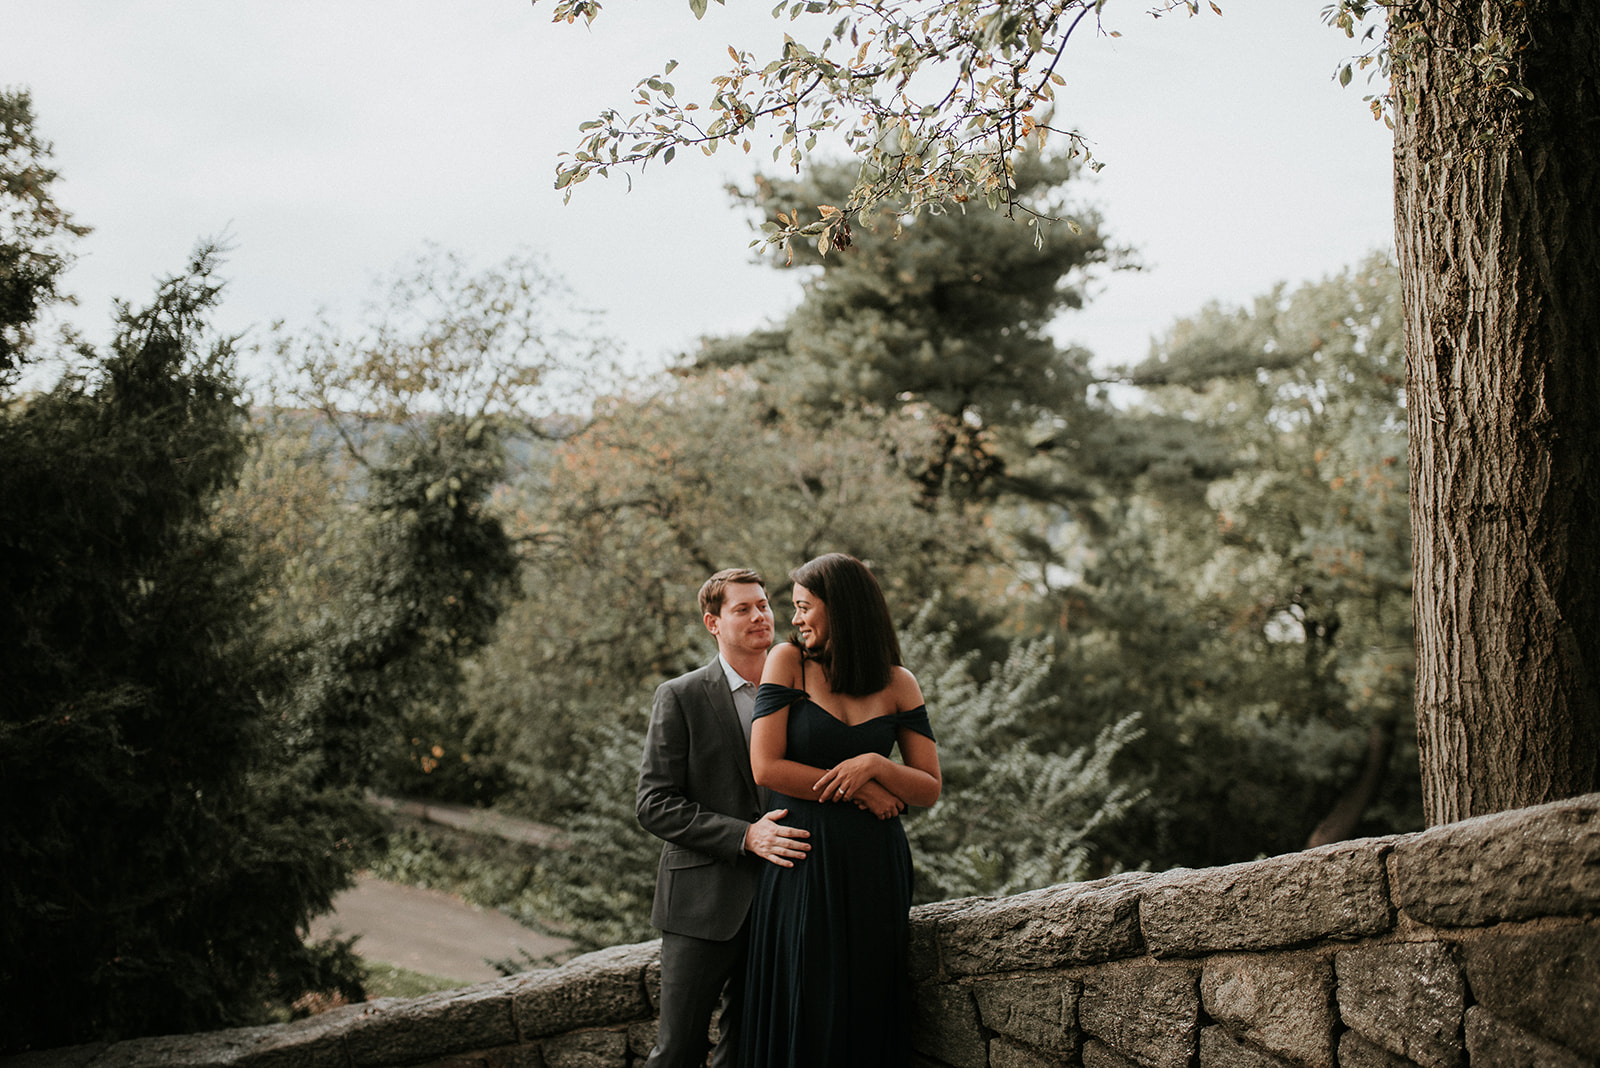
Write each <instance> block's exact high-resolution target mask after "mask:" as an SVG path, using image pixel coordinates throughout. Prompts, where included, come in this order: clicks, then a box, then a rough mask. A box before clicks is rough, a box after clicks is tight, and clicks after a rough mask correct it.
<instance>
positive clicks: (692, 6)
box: [689, 0, 706, 19]
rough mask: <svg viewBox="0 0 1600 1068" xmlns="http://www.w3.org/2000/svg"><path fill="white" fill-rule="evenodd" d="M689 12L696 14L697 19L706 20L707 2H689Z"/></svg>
mask: <svg viewBox="0 0 1600 1068" xmlns="http://www.w3.org/2000/svg"><path fill="white" fill-rule="evenodd" d="M689 10H690V11H693V12H694V17H695V18H697V19H698V18H704V17H705V14H706V0H689Z"/></svg>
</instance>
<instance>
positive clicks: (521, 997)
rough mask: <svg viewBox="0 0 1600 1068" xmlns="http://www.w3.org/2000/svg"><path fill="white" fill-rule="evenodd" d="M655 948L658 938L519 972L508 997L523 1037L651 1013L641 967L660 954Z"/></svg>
mask: <svg viewBox="0 0 1600 1068" xmlns="http://www.w3.org/2000/svg"><path fill="white" fill-rule="evenodd" d="M660 952H661V943H660V942H644V943H640V944H639V945H633V946H614V947H612V948H611V949H602V950H600V951H599V952H597V953H589V954H585V955H584V956H582V957H577V958H574V959H573V960H570V961H568V962H567V963H566V964H563V965H562V966H561V967H559V968H554V969H551V970H550V971H546V972H530V973H528V974H527V975H524V976H519V977H518V979H517V985H516V986H515V988H514V990H513V999H514V1004H515V1007H516V1021H517V1027H518V1028H520V1029H521V1031H522V1036H523V1038H525V1039H527V1038H535V1037H539V1036H543V1035H558V1034H561V1033H562V1032H565V1031H572V1030H576V1029H577V1028H580V1027H597V1026H601V1025H604V1024H610V1023H624V1022H628V1021H631V1020H635V1019H641V1018H643V1017H646V1016H650V1015H652V1010H651V1008H650V999H649V997H648V996H647V995H646V993H645V970H646V968H647V967H648V965H649V963H650V962H651V961H653V960H659V959H660Z"/></svg>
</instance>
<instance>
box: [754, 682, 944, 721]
mask: <svg viewBox="0 0 1600 1068" xmlns="http://www.w3.org/2000/svg"><path fill="white" fill-rule="evenodd" d="M762 685H764V686H773V687H776V688H778V689H780V690H787V691H788V692H790V693H796V694H799V695H800V696H801V697H804V698H805V699H806V700H807V701H810V702H811V703H812V704H814V705H816V706H817V710H818V711H819V712H821V713H822V714H823V715H824V716H827V717H828V718H829V719H831V720H833V721H834V722H835V723H837V724H839V725H840V726H841V727H865V726H866V725H867V724H868V723H876V722H877V721H878V720H880V719H893V718H895V717H896V716H909V715H912V714H913V713H916V712H920V711H922V710H923V709H926V708H927V707H928V706H927V705H926V704H921V705H918V706H917V707H916V708H907V709H903V710H901V711H899V712H885V713H883V714H882V715H881V716H869V717H867V718H866V719H864V720H862V721H861V722H860V723H851V722H850V721H849V720H847V719H841V718H840V717H838V716H836V715H834V714H833V713H832V712H831V711H829V710H828V708H827V707H826V706H825V705H823V703H822V702H821V701H818V700H817V699H816V698H815V697H812V696H811V695H810V694H809V693H807V692H806V691H804V690H801V689H797V688H796V687H794V686H785V685H783V684H782V683H780V682H767V683H762Z"/></svg>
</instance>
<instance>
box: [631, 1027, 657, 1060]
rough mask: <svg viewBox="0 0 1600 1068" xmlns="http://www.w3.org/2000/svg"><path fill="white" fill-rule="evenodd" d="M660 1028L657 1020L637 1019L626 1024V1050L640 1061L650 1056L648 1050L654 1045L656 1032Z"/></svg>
mask: <svg viewBox="0 0 1600 1068" xmlns="http://www.w3.org/2000/svg"><path fill="white" fill-rule="evenodd" d="M659 1029H660V1021H659V1020H654V1019H651V1020H639V1021H638V1022H636V1023H632V1024H629V1025H628V1052H629V1053H631V1054H633V1057H634V1059H635V1060H637V1061H639V1062H640V1063H643V1062H644V1059H645V1058H646V1057H648V1056H650V1051H651V1050H652V1049H654V1048H655V1046H656V1032H657V1031H658V1030H659Z"/></svg>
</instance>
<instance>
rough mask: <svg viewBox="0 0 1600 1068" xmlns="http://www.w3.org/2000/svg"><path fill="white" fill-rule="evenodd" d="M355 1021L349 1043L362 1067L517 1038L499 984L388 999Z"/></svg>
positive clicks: (503, 1043) (347, 1046)
mask: <svg viewBox="0 0 1600 1068" xmlns="http://www.w3.org/2000/svg"><path fill="white" fill-rule="evenodd" d="M370 1006H371V1011H368V1012H364V1013H361V1014H360V1015H358V1016H356V1017H355V1018H354V1019H353V1020H351V1021H350V1024H349V1026H348V1027H346V1028H345V1031H344V1047H345V1051H346V1052H347V1053H348V1054H349V1056H350V1062H351V1063H353V1064H355V1065H357V1066H364V1065H374V1066H383V1065H391V1064H414V1063H416V1062H417V1061H421V1060H425V1059H427V1058H432V1057H442V1056H445V1055H446V1054H450V1053H461V1052H464V1051H467V1050H479V1049H488V1048H490V1047H491V1046H506V1045H510V1044H512V1043H514V1042H516V1041H517V1031H516V1028H515V1026H514V1025H513V1024H512V1021H511V997H510V995H509V993H508V992H507V991H506V989H505V988H504V986H502V985H501V984H499V983H485V984H483V985H481V986H470V987H467V988H466V989H464V990H445V991H441V992H439V993H437V994H429V995H428V996H426V997H421V998H412V999H402V998H385V999H384V1000H382V1001H378V1002H372V1003H370Z"/></svg>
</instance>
